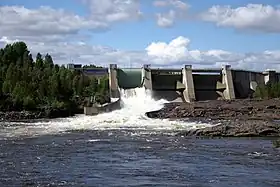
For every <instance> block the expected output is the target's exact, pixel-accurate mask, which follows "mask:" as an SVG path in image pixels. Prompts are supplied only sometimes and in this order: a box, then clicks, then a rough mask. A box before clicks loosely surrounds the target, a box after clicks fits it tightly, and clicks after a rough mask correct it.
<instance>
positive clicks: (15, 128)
mask: <svg viewBox="0 0 280 187" xmlns="http://www.w3.org/2000/svg"><path fill="white" fill-rule="evenodd" d="M121 98H122V101H121V105H122V109H120V110H116V111H113V112H110V113H103V114H99V115H97V116H85V115H78V116H75V117H70V118H62V119H55V120H50V121H48V122H36V123H6V124H5V125H4V127H2V129H1V128H0V137H14V136H22V135H24V136H26V135H27V136H36V135H44V134H56V133H61V132H66V131H69V130H110V129H111V130H113V129H133V130H144V131H147V130H152V131H169V130H186V129H190V128H202V127H206V126H210V124H204V123H194V122H192V123H190V122H183V121H170V120H167V119H164V120H161V119H150V118H148V117H146V116H145V112H147V111H153V110H158V109H160V108H162V107H163V104H164V103H167V101H166V100H158V101H156V100H154V99H153V98H152V96H151V93H150V92H149V91H146V90H145V89H144V88H136V89H130V90H121ZM0 126H1V125H0Z"/></svg>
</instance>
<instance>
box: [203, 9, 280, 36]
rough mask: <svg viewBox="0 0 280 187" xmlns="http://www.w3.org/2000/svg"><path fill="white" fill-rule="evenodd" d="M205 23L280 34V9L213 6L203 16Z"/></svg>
mask: <svg viewBox="0 0 280 187" xmlns="http://www.w3.org/2000/svg"><path fill="white" fill-rule="evenodd" d="M201 18H202V19H203V20H205V21H209V22H214V23H216V24H217V25H218V26H228V27H234V28H236V29H246V30H255V31H262V32H278V33H279V32H280V8H279V7H273V6H270V5H262V4H248V5H247V6H246V7H238V8H231V7H230V6H218V5H217V6H213V7H211V8H210V9H208V11H207V12H204V13H203V14H202V15H201Z"/></svg>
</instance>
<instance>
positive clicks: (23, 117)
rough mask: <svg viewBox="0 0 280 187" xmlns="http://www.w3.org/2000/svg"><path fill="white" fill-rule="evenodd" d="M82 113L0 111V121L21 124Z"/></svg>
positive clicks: (79, 111) (80, 110)
mask: <svg viewBox="0 0 280 187" xmlns="http://www.w3.org/2000/svg"><path fill="white" fill-rule="evenodd" d="M81 113H83V110H82V109H75V110H70V109H54V108H50V109H45V110H41V111H39V110H38V111H0V121H6V122H7V121H9V122H19V121H20V122H22V121H30V120H37V119H52V118H64V117H70V116H74V115H75V114H81Z"/></svg>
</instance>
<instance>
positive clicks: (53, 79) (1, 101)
mask: <svg viewBox="0 0 280 187" xmlns="http://www.w3.org/2000/svg"><path fill="white" fill-rule="evenodd" d="M93 66H94V65H93ZM104 81H105V79H104ZM106 89H107V85H106V81H105V82H104V83H102V85H98V83H97V79H95V78H93V79H91V78H89V77H87V76H86V75H84V74H83V72H82V71H76V70H74V71H73V70H69V69H66V68H65V67H64V66H59V65H58V64H54V62H53V58H52V57H51V55H50V54H46V55H45V56H44V59H43V57H42V54H41V53H37V55H36V59H35V62H34V61H33V57H32V54H30V51H29V50H28V48H27V45H26V44H25V43H24V42H16V43H14V44H8V45H6V46H5V47H4V48H3V49H0V96H1V97H0V109H3V108H4V109H5V110H22V109H25V110H35V109H42V108H52V107H56V108H63V109H69V108H70V107H76V106H78V105H81V104H82V103H83V101H84V100H85V99H86V98H87V97H89V96H94V95H98V97H99V98H100V100H102V101H105V100H106V99H105V98H106V97H107V96H106V95H105V94H106V93H107V92H108V91H107V90H106ZM77 98H78V99H77Z"/></svg>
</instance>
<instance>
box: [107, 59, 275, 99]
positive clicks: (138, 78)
mask: <svg viewBox="0 0 280 187" xmlns="http://www.w3.org/2000/svg"><path fill="white" fill-rule="evenodd" d="M109 81H110V82H109V84H110V91H111V95H112V97H120V94H119V88H122V89H131V88H135V87H145V88H146V89H149V90H152V92H153V96H154V97H155V98H158V99H160V98H164V99H166V100H168V101H174V102H192V101H201V100H216V99H226V100H230V99H236V98H237V99H242V98H249V97H251V96H252V94H253V93H254V91H255V90H256V87H257V86H258V85H264V84H266V83H268V82H279V81H280V73H276V72H275V71H266V72H253V71H245V70H234V69H231V67H230V66H229V65H225V66H223V67H222V68H221V69H192V66H191V65H185V67H184V68H182V69H153V68H151V67H150V66H149V65H144V66H143V67H142V68H134V69H119V68H118V67H117V65H116V64H111V65H110V67H109Z"/></svg>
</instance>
